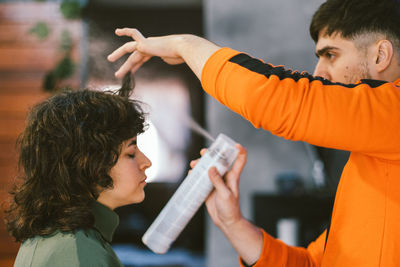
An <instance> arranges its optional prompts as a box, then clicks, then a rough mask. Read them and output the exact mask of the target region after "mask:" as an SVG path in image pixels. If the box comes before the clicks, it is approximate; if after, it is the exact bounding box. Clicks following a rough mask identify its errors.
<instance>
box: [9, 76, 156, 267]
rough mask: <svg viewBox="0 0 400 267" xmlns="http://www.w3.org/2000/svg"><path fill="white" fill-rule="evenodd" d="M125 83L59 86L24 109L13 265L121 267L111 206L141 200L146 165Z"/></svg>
mask: <svg viewBox="0 0 400 267" xmlns="http://www.w3.org/2000/svg"><path fill="white" fill-rule="evenodd" d="M128 84H129V79H125V82H124V85H125V86H123V88H121V89H120V91H119V95H117V94H113V93H109V92H108V93H107V92H98V91H89V90H80V91H66V92H62V93H59V94H57V95H55V96H53V97H51V98H49V99H47V100H45V101H44V102H42V103H40V104H38V105H37V106H35V107H34V108H33V109H32V111H31V112H30V115H29V117H28V122H27V126H26V128H25V130H24V131H23V133H22V134H21V136H20V138H19V141H18V145H19V148H20V156H19V165H20V167H21V169H22V173H23V182H22V183H21V184H20V185H19V186H17V187H16V188H15V189H14V191H13V192H12V194H13V202H12V203H11V206H10V208H9V210H8V211H7V213H8V214H7V219H6V222H7V228H8V231H9V232H10V233H11V235H12V236H13V237H14V238H15V239H16V240H17V241H18V242H22V245H21V247H20V250H19V252H18V255H17V258H16V261H15V266H17V267H19V266H24V267H25V266H32V267H33V266H68V267H73V266H122V264H121V262H120V261H119V259H118V258H117V256H116V255H115V253H114V251H113V249H112V248H111V246H110V242H111V239H112V236H113V233H114V230H115V228H116V227H117V225H118V215H117V214H116V213H115V212H114V211H113V210H114V209H115V208H117V207H120V206H124V205H128V204H132V203H138V202H141V201H143V199H144V196H145V194H144V191H143V188H144V186H145V185H146V182H145V179H146V175H145V170H146V169H147V168H148V167H150V166H151V162H150V160H149V159H148V158H147V157H146V156H145V155H144V154H143V153H142V152H141V151H140V150H139V148H138V147H137V144H136V136H137V135H138V134H140V133H142V132H143V131H144V127H145V119H144V114H143V112H142V110H141V108H140V106H139V103H138V102H137V101H135V100H130V99H129V91H130V90H129V88H128V87H129V85H128Z"/></svg>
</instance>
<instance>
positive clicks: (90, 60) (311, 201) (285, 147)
mask: <svg viewBox="0 0 400 267" xmlns="http://www.w3.org/2000/svg"><path fill="white" fill-rule="evenodd" d="M64 2H69V4H71V3H75V4H77V5H78V9H77V10H75V13H74V9H73V5H72V9H71V5H70V6H69V7H68V8H64V9H62V8H60V6H61V4H62V3H64ZM322 2H323V1H322V0H309V1H300V0H286V1H273V0H252V1H240V0H229V1H228V0H203V1H201V0H135V1H133V0H114V1H108V0H81V1H74V0H64V1H4V0H3V1H0V174H1V177H0V201H1V202H2V203H3V204H2V205H3V206H4V205H6V203H7V201H6V200H7V198H8V195H7V191H9V190H10V188H11V187H12V185H13V183H14V182H15V177H16V175H17V171H16V153H17V152H16V149H15V147H14V144H15V141H16V138H17V136H18V134H19V132H20V131H21V130H22V129H23V127H24V120H25V116H26V114H27V112H28V110H29V107H30V106H32V105H33V104H35V103H37V102H39V101H41V100H42V99H45V98H46V97H48V96H50V95H52V94H53V93H54V92H56V91H57V90H56V89H57V88H61V87H62V86H64V85H69V86H71V87H73V88H75V89H79V88H83V87H90V88H92V89H96V90H103V89H104V88H109V89H110V88H117V87H118V86H119V85H120V81H119V80H116V79H115V78H114V77H113V72H114V71H115V70H116V69H117V68H118V67H119V66H120V64H122V61H118V62H117V63H115V64H111V63H109V62H107V61H106V60H105V58H106V56H107V55H108V54H109V53H110V52H111V51H112V50H113V49H115V48H116V47H118V46H119V45H121V44H122V43H124V42H125V41H127V40H129V39H128V38H118V37H116V36H115V35H114V33H113V32H114V29H115V28H116V27H136V28H138V29H140V30H141V31H142V32H143V34H144V35H145V36H156V35H164V34H174V33H192V34H196V35H200V36H205V37H206V38H208V39H210V40H211V41H213V42H215V43H217V44H218V45H220V46H229V47H232V48H234V49H236V50H240V51H244V52H247V53H249V54H250V55H252V56H254V57H257V58H260V59H262V60H264V61H265V62H270V63H272V64H274V65H281V64H282V65H285V66H286V67H287V68H290V69H292V70H298V71H304V70H305V71H309V72H312V71H313V69H314V65H315V63H316V57H315V55H314V44H313V42H312V40H311V38H310V37H309V34H308V26H309V22H310V20H311V16H312V14H313V13H314V11H315V10H316V9H317V8H318V6H319V5H320V4H321V3H322ZM75 8H76V6H75ZM71 10H72V13H71ZM65 12H67V14H66V13H65ZM68 12H70V13H68ZM68 14H69V15H68ZM71 14H72V17H68V16H71ZM74 14H75V15H76V14H77V16H75V17H74ZM65 32H67V33H65ZM67 74H68V75H67ZM135 80H136V88H135V97H137V98H139V99H142V100H143V101H144V102H146V103H148V111H149V112H150V120H151V122H152V125H153V126H152V127H153V128H152V130H151V131H150V130H149V132H151V134H150V137H148V138H150V139H149V140H150V141H149V142H150V143H146V142H147V141H143V143H146V144H148V145H147V146H150V145H149V144H157V146H155V147H151V149H150V151H149V153H152V152H154V151H155V150H157V153H154V155H152V157H154V158H151V159H152V161H153V162H156V161H157V157H158V158H159V160H158V162H160V165H159V167H157V168H158V172H155V173H156V174H154V180H153V182H152V183H149V184H148V186H147V187H146V200H145V201H144V202H143V203H142V204H140V205H132V206H128V207H123V208H120V209H118V210H117V212H118V213H119V215H120V218H121V224H120V227H119V228H118V231H117V232H116V235H115V238H114V241H115V244H114V247H115V249H116V250H117V253H119V254H118V255H119V256H120V257H121V258H123V262H124V264H125V265H126V266H136V267H139V266H140V267H149V266H164V267H165V266H171V267H172V266H174V267H177V266H182V267H183V266H187V267H189V266H190V267H196V266H198V267H200V266H209V267H232V266H238V261H237V254H236V253H235V252H234V250H233V248H232V247H231V246H230V244H229V243H228V242H227V240H226V239H225V237H224V236H223V234H222V233H221V232H220V231H219V230H218V229H217V228H216V227H215V226H214V225H213V224H212V222H211V221H210V219H209V218H208V215H207V214H206V211H205V209H204V207H203V208H202V209H201V210H200V211H199V212H198V213H197V214H196V216H195V217H194V218H193V220H192V221H191V222H190V224H189V225H188V227H187V228H186V229H185V231H184V232H183V233H182V235H181V236H180V237H179V238H178V240H177V241H176V242H175V243H174V245H173V246H172V248H171V250H170V251H169V252H168V253H167V254H165V255H155V254H153V253H151V252H149V251H148V250H147V249H146V247H144V246H143V244H141V241H140V238H141V236H142V234H143V233H144V231H145V230H146V229H147V227H148V226H149V225H150V223H151V222H152V220H153V219H154V218H155V217H156V216H157V214H158V212H159V211H160V210H161V208H162V207H163V206H164V205H165V203H166V202H167V200H168V199H169V197H170V196H171V195H172V194H173V192H174V191H175V190H176V188H177V187H178V186H179V184H180V182H181V181H182V179H183V178H184V177H185V176H186V173H187V171H188V169H189V167H188V163H189V161H190V160H192V159H194V158H197V157H198V151H199V150H200V148H202V147H204V146H207V145H208V144H209V143H208V142H207V140H205V138H204V137H202V136H201V135H199V134H197V133H196V131H194V130H193V129H192V128H190V124H188V123H187V119H188V118H192V119H193V120H195V121H196V122H198V123H199V125H200V126H202V127H204V128H206V129H207V130H208V131H209V132H210V133H211V134H212V135H213V136H214V137H215V136H217V135H218V134H219V133H225V134H227V135H228V136H230V137H231V138H233V139H234V140H236V141H237V142H239V143H241V144H242V145H244V146H245V147H246V148H247V151H248V161H247V165H246V167H245V169H244V171H243V175H242V179H241V183H240V189H241V200H240V201H241V206H242V210H243V214H244V216H245V217H246V218H248V219H250V220H252V221H253V222H255V223H256V224H259V225H261V226H263V227H265V228H266V229H267V230H268V231H269V232H271V233H272V234H273V235H274V236H277V237H280V238H282V239H285V238H287V239H286V240H284V241H287V242H296V244H297V245H306V244H307V242H309V241H310V240H313V239H314V238H315V237H316V236H317V235H318V234H319V233H320V232H322V230H323V229H324V227H325V226H326V223H327V221H328V219H329V212H330V207H331V205H332V199H333V196H334V192H335V189H336V185H337V182H338V177H339V175H340V173H341V170H342V168H343V165H344V162H345V161H346V159H347V153H346V152H343V151H336V150H329V149H323V148H317V147H313V146H309V145H307V144H305V143H302V142H291V141H287V140H284V139H282V138H278V137H275V136H273V135H271V134H270V133H269V132H266V131H263V130H259V129H255V128H254V127H253V126H252V125H251V124H250V123H249V122H247V121H246V120H244V119H243V118H241V117H240V116H238V115H237V114H235V113H233V112H231V111H229V110H227V109H226V108H225V107H223V106H221V105H220V104H219V103H217V102H216V101H215V100H213V99H211V98H210V97H208V96H207V95H206V94H205V93H204V92H203V91H202V90H201V87H200V83H199V81H198V80H197V78H196V77H195V76H194V75H193V74H192V73H191V71H190V70H189V69H188V67H187V66H185V65H181V66H168V65H166V64H165V63H163V62H162V61H161V60H159V59H152V60H150V61H149V62H148V63H146V64H145V65H144V66H143V68H142V69H140V70H139V71H138V72H137V73H136V74H135ZM151 138H153V139H151ZM154 138H155V139H154ZM145 146H146V145H145ZM161 148H162V149H161ZM158 150H159V151H158ZM166 163H167V164H166ZM153 169H154V164H153ZM316 179H317V180H318V179H322V180H323V183H322V184H318V183H316V181H317V180H316ZM2 212H3V211H2ZM315 214H321V216H317V215H315ZM1 216H2V217H3V216H4V214H3V213H1ZM306 220H308V221H306ZM288 225H289V226H288ZM305 225H309V226H310V227H305ZM288 227H289V228H288ZM282 229H283V230H282ZM17 249H18V244H15V243H14V242H13V241H12V239H11V238H10V237H9V236H8V234H7V233H6V230H5V227H4V224H2V223H1V224H0V266H12V262H13V259H14V257H15V254H16V251H17Z"/></svg>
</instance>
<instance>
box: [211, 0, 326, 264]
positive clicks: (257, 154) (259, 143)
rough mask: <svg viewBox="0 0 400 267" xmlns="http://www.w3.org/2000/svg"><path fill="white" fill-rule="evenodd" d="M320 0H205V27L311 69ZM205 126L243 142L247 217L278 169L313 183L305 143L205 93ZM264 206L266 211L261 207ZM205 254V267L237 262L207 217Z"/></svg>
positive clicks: (239, 46) (235, 44)
mask: <svg viewBox="0 0 400 267" xmlns="http://www.w3.org/2000/svg"><path fill="white" fill-rule="evenodd" d="M322 2H323V1H322V0H307V1H305V0H303V1H300V0H281V1H276V0H275V1H273V0H248V1H243V0H205V1H204V8H205V9H204V14H205V33H206V37H207V38H208V39H210V40H211V41H213V42H215V43H217V44H219V45H221V46H229V47H232V48H234V49H236V50H240V51H244V52H247V53H249V54H250V55H252V56H254V57H257V58H260V59H263V60H264V61H266V62H270V63H272V64H274V65H281V64H282V65H285V66H286V67H287V68H291V69H294V70H299V71H303V70H306V71H309V72H312V71H313V69H314V65H315V63H316V57H315V56H314V43H313V41H312V40H311V38H310V37H309V34H308V26H309V22H310V20H311V17H312V14H313V13H314V12H315V10H316V9H317V8H318V6H319V5H320V4H321V3H322ZM206 110H207V126H208V129H209V130H210V132H211V133H212V135H213V136H216V135H217V134H218V133H221V132H222V133H225V134H227V135H228V136H230V137H232V138H233V139H234V140H236V141H237V142H239V143H241V144H242V145H244V146H245V147H246V148H247V151H248V161H247V165H246V167H245V169H244V171H243V173H242V177H241V182H240V190H241V199H240V202H241V207H242V211H243V215H244V216H245V217H246V218H248V219H250V220H251V219H252V210H251V196H252V194H254V193H255V192H260V191H262V192H265V193H274V192H276V188H275V184H274V178H275V176H276V175H277V174H278V173H281V172H286V171H295V172H297V173H299V174H300V175H301V176H302V177H304V183H305V184H306V186H307V187H308V188H310V187H312V186H313V182H312V179H311V178H310V177H311V166H312V165H311V160H310V158H309V157H308V154H307V151H306V149H305V145H304V144H303V143H301V142H291V141H287V140H284V139H282V138H278V137H275V136H273V135H271V134H270V133H269V132H267V131H264V130H257V129H255V128H253V126H252V125H251V124H250V123H249V122H247V121H246V120H244V119H243V118H241V117H240V116H238V115H237V114H235V113H233V112H231V111H229V110H228V109H227V108H225V107H223V106H221V105H220V104H219V103H218V102H216V101H215V100H213V99H211V98H210V97H208V99H207V108H206ZM266 212H268V211H266ZM206 235H207V237H206V255H207V266H209V267H232V266H238V261H237V255H236V253H235V251H234V250H233V248H232V247H231V246H230V244H229V243H228V242H227V240H226V239H225V237H224V236H223V234H222V233H221V232H220V231H219V230H218V229H217V228H216V227H215V226H214V225H213V224H212V222H211V221H210V220H209V219H207V233H206Z"/></svg>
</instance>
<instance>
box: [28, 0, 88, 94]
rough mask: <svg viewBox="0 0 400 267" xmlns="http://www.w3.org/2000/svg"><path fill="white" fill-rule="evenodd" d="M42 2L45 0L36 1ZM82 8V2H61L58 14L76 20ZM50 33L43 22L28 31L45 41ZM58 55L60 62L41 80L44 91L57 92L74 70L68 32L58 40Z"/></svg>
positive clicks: (62, 33) (76, 0)
mask: <svg viewBox="0 0 400 267" xmlns="http://www.w3.org/2000/svg"><path fill="white" fill-rule="evenodd" d="M36 1H38V2H44V1H45V0H36ZM83 6H84V2H83V1H78V0H63V1H61V2H60V12H61V14H62V15H63V17H64V18H66V19H68V20H72V19H77V18H79V17H80V16H81V13H82V9H83ZM50 32H51V28H50V27H49V25H48V24H47V23H45V22H42V21H40V22H37V23H36V24H35V25H34V26H33V27H32V28H31V29H30V30H29V33H30V34H34V35H35V36H36V37H37V38H38V39H39V40H41V41H43V40H46V39H47V38H48V36H49V34H50ZM59 40H60V41H59V42H60V43H59V53H60V54H61V56H60V58H61V59H60V60H59V61H58V62H57V64H56V65H55V67H54V68H53V69H52V70H49V71H48V72H47V73H46V75H45V77H44V80H43V84H42V87H43V89H44V90H45V91H48V92H53V91H56V90H58V86H59V84H60V83H61V82H62V81H63V80H65V79H68V78H69V77H71V76H72V75H73V74H74V72H75V70H76V67H75V63H74V62H73V60H72V58H71V51H72V48H73V45H74V44H73V40H72V37H71V33H70V32H69V30H67V29H64V30H63V31H62V32H61V34H60V38H59Z"/></svg>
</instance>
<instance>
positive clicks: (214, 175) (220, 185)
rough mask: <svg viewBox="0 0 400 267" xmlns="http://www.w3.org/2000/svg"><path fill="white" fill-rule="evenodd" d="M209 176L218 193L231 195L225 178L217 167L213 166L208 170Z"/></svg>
mask: <svg viewBox="0 0 400 267" xmlns="http://www.w3.org/2000/svg"><path fill="white" fill-rule="evenodd" d="M208 176H209V177H210V181H211V183H212V184H213V185H214V187H215V190H216V191H217V194H221V195H225V196H227V195H229V194H230V190H229V189H228V187H226V185H225V183H224V180H223V179H222V177H221V175H219V173H218V171H217V168H215V167H211V168H210V169H209V170H208Z"/></svg>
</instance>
